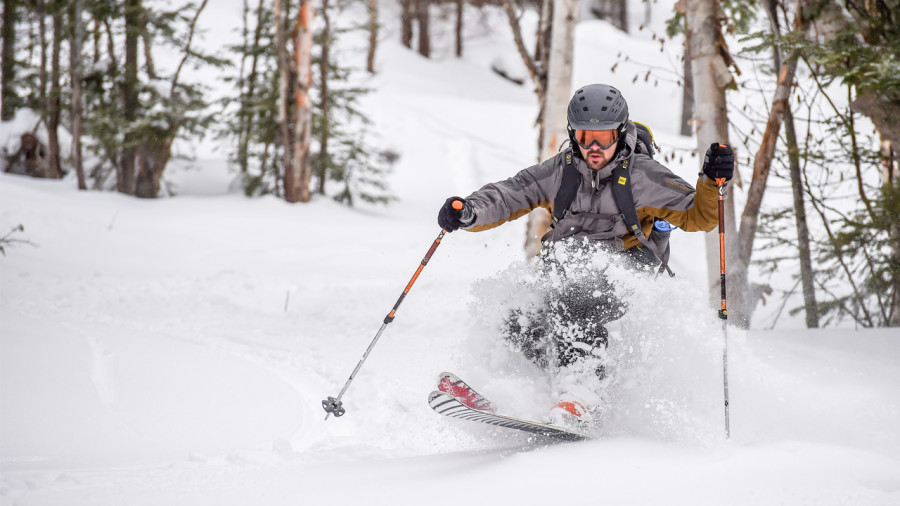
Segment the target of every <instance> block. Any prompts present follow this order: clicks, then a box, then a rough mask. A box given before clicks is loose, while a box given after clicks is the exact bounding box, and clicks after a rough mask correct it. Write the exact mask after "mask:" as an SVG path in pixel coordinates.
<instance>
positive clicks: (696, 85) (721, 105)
mask: <svg viewBox="0 0 900 506" xmlns="http://www.w3.org/2000/svg"><path fill="white" fill-rule="evenodd" d="M684 8H685V20H686V32H685V37H686V39H687V55H686V57H687V58H689V59H690V68H691V80H692V86H693V92H694V100H693V103H694V117H693V122H694V125H695V130H696V135H697V153H698V154H699V155H700V157H699V158H700V161H701V163H702V160H703V154H704V153H705V152H706V150H707V148H709V146H710V144H712V143H715V142H718V143H722V144H731V143H730V141H729V135H728V104H727V102H726V100H725V91H726V90H727V89H729V88H734V87H735V86H736V84H735V79H734V76H733V75H732V74H731V71H730V70H729V65H730V64H731V63H732V62H731V57H730V56H729V55H728V50H727V45H726V44H725V40H724V37H723V36H722V28H721V19H720V16H719V13H720V9H719V2H718V0H685V4H684ZM698 168H699V167H698ZM739 178H740V176H739V175H738V174H737V173H735V178H734V179H733V180H732V182H731V183H730V186H731V187H732V188H733V187H734V185H735V184H736V183H738V182H739ZM732 191H733V189H732ZM734 225H735V211H734V200H733V199H732V198H728V199H727V200H726V201H725V230H726V233H725V240H726V243H725V248H726V252H725V257H726V265H730V266H732V268H729V269H727V272H728V285H730V286H732V287H733V286H734V284H733V283H732V282H731V281H732V280H733V279H735V269H734V268H733V266H734V263H735V262H734V261H735V259H736V254H735V253H736V249H735V245H736V243H737V241H736V240H735V239H736V238H735V237H734V231H735V227H734ZM705 239H706V265H707V280H708V288H709V301H710V304H714V303H715V302H717V301H718V300H719V298H720V294H721V290H720V287H719V283H720V280H721V272H720V265H719V237H718V233H717V232H715V231H713V232H710V233H708V234H706V238H705ZM742 295H743V294H741V293H738V292H735V291H734V290H733V289H732V290H729V292H728V301H729V313H730V315H729V316H730V317H733V319H734V320H735V321H738V322H746V318H745V317H744V315H745V314H746V313H745V312H744V308H745V303H744V300H743V299H742Z"/></svg>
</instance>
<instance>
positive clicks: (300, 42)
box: [284, 0, 314, 202]
mask: <svg viewBox="0 0 900 506" xmlns="http://www.w3.org/2000/svg"><path fill="white" fill-rule="evenodd" d="M313 15H314V11H313V6H312V2H311V0H301V2H300V12H299V13H298V15H297V22H296V24H295V25H294V30H293V33H294V69H295V71H296V79H295V80H294V101H295V103H296V113H295V116H294V120H295V121H294V125H293V126H294V128H293V136H292V139H291V141H292V144H293V148H292V149H291V151H292V155H293V161H292V163H291V169H292V172H291V173H290V174H288V172H287V170H285V174H284V198H285V200H287V201H288V202H309V199H310V192H309V181H310V178H311V176H312V169H311V164H310V162H311V160H310V156H309V145H310V139H311V136H312V108H311V107H310V100H309V90H310V88H311V87H312V35H313V33H312V18H313Z"/></svg>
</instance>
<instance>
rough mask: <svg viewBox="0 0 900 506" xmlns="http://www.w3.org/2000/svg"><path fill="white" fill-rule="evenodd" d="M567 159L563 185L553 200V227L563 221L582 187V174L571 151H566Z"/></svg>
mask: <svg viewBox="0 0 900 506" xmlns="http://www.w3.org/2000/svg"><path fill="white" fill-rule="evenodd" d="M565 157H566V165H565V166H564V167H563V175H562V184H560V186H559V191H558V192H557V193H556V198H555V199H553V223H552V224H551V226H556V223H557V222H558V221H559V220H560V219H562V217H563V215H564V214H565V213H566V211H567V210H568V209H569V206H571V205H572V201H574V200H575V194H576V193H578V187H579V186H580V185H581V174H580V173H579V172H578V169H577V168H575V160H574V159H573V156H572V150H571V149H568V150H566V152H565Z"/></svg>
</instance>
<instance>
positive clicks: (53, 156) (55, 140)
mask: <svg viewBox="0 0 900 506" xmlns="http://www.w3.org/2000/svg"><path fill="white" fill-rule="evenodd" d="M62 24H63V11H62V6H60V5H57V4H54V5H53V57H52V59H51V62H50V95H49V96H48V97H47V98H48V101H47V150H48V153H47V154H48V162H49V167H48V174H47V177H51V178H56V179H59V178H61V177H62V164H61V163H60V154H59V117H60V112H61V111H60V109H61V108H62V100H61V98H62V97H61V95H62V90H61V89H60V86H59V79H60V69H59V59H60V53H61V51H62V37H63V35H62Z"/></svg>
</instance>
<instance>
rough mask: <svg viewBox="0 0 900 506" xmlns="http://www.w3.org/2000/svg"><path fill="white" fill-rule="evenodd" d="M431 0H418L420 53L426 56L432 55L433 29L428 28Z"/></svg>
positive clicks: (417, 14) (417, 16)
mask: <svg viewBox="0 0 900 506" xmlns="http://www.w3.org/2000/svg"><path fill="white" fill-rule="evenodd" d="M430 5H431V0H416V19H417V20H418V22H419V54H420V55H422V56H424V57H425V58H429V57H431V30H430V29H429V28H428V22H429V20H430V17H431V16H430V12H429V11H430V9H429V6H430Z"/></svg>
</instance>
